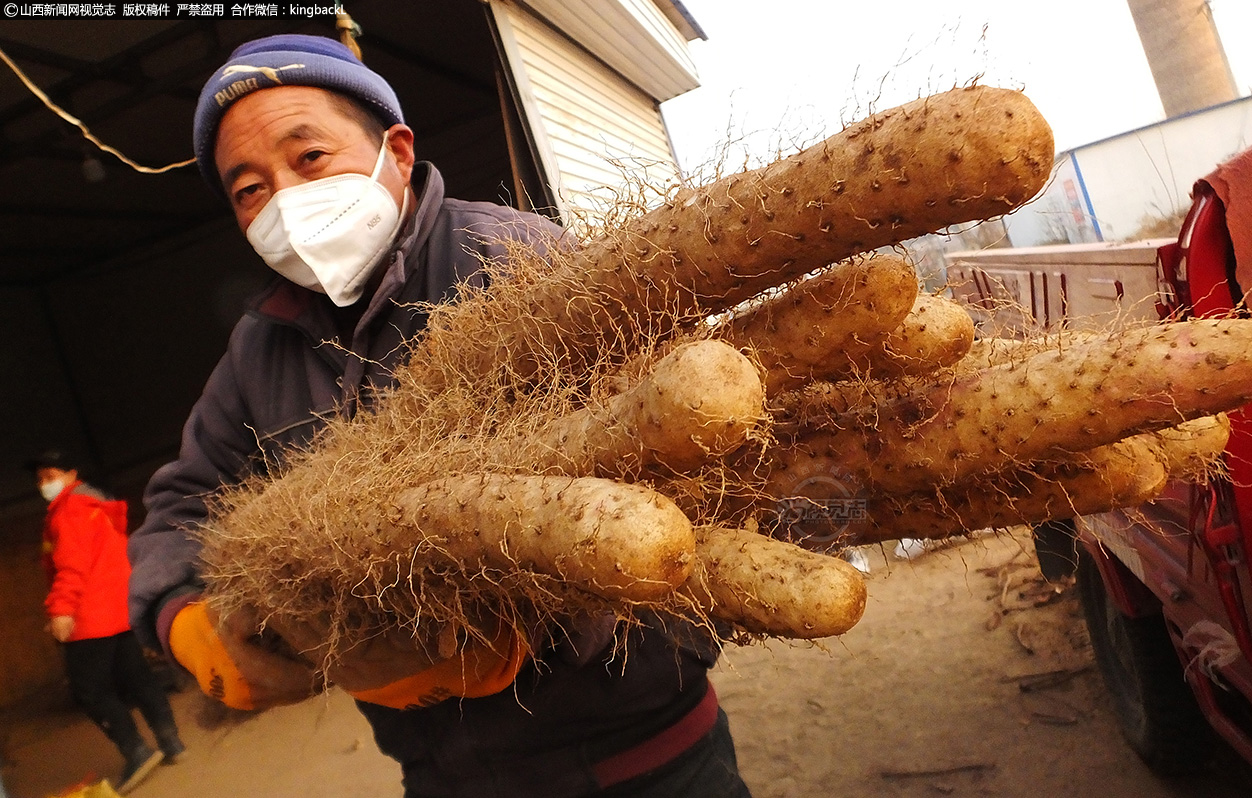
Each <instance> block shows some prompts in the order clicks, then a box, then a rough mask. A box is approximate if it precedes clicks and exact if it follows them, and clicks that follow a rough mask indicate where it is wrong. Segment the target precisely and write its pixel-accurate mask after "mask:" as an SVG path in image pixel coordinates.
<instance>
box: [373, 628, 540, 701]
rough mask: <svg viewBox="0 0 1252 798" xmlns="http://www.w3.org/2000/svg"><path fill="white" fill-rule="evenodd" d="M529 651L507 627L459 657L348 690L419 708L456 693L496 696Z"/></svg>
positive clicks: (511, 677) (468, 648) (510, 682)
mask: <svg viewBox="0 0 1252 798" xmlns="http://www.w3.org/2000/svg"><path fill="white" fill-rule="evenodd" d="M527 656H528V651H527V648H526V645H525V643H524V642H523V641H522V637H521V635H519V634H517V632H516V631H514V630H513V629H512V628H510V627H508V626H505V627H504V628H502V629H501V631H500V634H498V635H497V636H496V639H495V640H493V641H492V643H491V645H490V646H487V645H484V644H482V643H471V644H467V645H466V646H465V647H464V648H463V649H462V650H461V653H460V654H458V655H457V656H455V657H450V658H448V659H444V660H439V661H438V662H436V663H435V664H434V665H432V666H431V667H429V668H427V669H426V670H424V671H420V672H418V673H415V674H413V675H412V676H406V677H405V678H403V679H399V680H397V681H394V682H392V683H391V684H385V685H383V686H382V687H374V688H370V689H368V690H357V691H355V692H354V691H351V690H349V691H348V695H350V696H352V697H353V698H355V699H357V700H358V701H364V702H365V703H367V704H379V705H380V706H384V707H391V708H392V709H415V708H418V707H429V706H434V705H435V704H438V703H439V702H440V701H443V700H445V699H448V698H452V697H454V696H456V697H460V698H481V697H483V696H488V695H495V694H496V693H498V692H500V691H501V690H504V689H505V688H507V687H508V686H509V685H510V684H512V683H513V680H514V679H516V678H517V673H518V671H520V670H521V669H522V666H523V665H524V664H526V658H527Z"/></svg>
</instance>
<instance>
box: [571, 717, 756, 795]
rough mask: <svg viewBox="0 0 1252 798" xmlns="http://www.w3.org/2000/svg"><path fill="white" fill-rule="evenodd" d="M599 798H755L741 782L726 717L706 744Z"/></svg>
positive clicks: (701, 743) (710, 734) (707, 739)
mask: <svg viewBox="0 0 1252 798" xmlns="http://www.w3.org/2000/svg"><path fill="white" fill-rule="evenodd" d="M596 795H597V796H598V797H599V798H627V796H629V798H751V795H750V794H749V793H748V788H747V785H745V784H744V783H743V780H742V779H741V778H739V763H738V760H737V759H736V757H735V743H734V740H732V739H731V737H730V722H729V721H728V720H727V718H726V713H725V712H723V711H722V710H721V709H719V710H718V711H717V723H716V725H714V726H713V729H712V730H711V731H710V732H709V733H708V734H707V735H705V736H704V738H703V739H702V740H700V741H699V742H697V743H696V744H695V745H693V746H691V748H689V749H688V750H686V751H684V752H683V753H681V754H679V755H678V757H677V758H676V759H675V760H674V761H672V762H670V763H668V764H666V765H662V766H661V767H659V768H657V769H656V770H655V771H654V772H652V773H646V774H644V775H642V776H639V777H638V778H634V779H631V780H630V781H626V782H622V783H621V784H617V785H614V786H612V787H609V788H608V789H607V790H602V791H600V792H599V793H597V794H596Z"/></svg>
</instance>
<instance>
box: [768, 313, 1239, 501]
mask: <svg viewBox="0 0 1252 798" xmlns="http://www.w3.org/2000/svg"><path fill="white" fill-rule="evenodd" d="M1250 348H1252V320H1244V319H1223V320H1217V321H1213V320H1199V321H1187V322H1177V323H1174V324H1169V325H1162V326H1155V327H1149V328H1144V329H1132V330H1124V331H1118V332H1113V333H1109V334H1106V335H1102V336H1098V337H1092V338H1091V339H1089V340H1087V341H1085V342H1083V343H1081V344H1076V345H1074V346H1071V347H1068V348H1066V349H1064V350H1047V351H1042V352H1039V353H1037V354H1035V355H1033V356H1031V357H1029V358H1026V359H1023V360H1020V361H1015V362H1012V363H1008V364H1005V365H1003V366H998V367H994V368H990V369H986V370H983V371H979V372H974V373H971V374H966V375H963V376H957V377H956V378H955V381H954V382H952V383H951V384H941V385H937V386H934V387H931V388H929V389H925V390H921V391H917V392H914V393H911V394H909V395H906V396H904V397H902V398H899V399H896V400H893V401H890V402H888V403H886V404H885V405H883V406H879V407H876V408H874V409H873V412H872V413H871V414H870V415H869V416H867V417H865V418H855V417H850V416H851V414H850V415H849V417H844V418H843V419H842V422H840V421H839V420H836V424H837V425H838V426H840V427H842V428H840V429H825V430H821V431H817V432H813V433H810V434H808V435H805V436H804V437H802V438H801V439H800V440H798V441H797V442H795V445H796V447H797V448H798V449H800V450H801V451H803V452H807V453H808V454H809V455H810V456H813V457H837V458H838V459H839V460H840V462H841V463H842V467H843V470H844V473H845V474H846V475H847V476H848V477H849V478H850V479H851V480H853V481H854V482H855V483H857V484H859V485H863V486H865V487H866V488H867V489H869V490H871V491H873V492H883V493H894V494H899V493H910V492H913V491H916V490H927V489H930V488H933V487H936V486H943V485H950V484H952V483H954V482H958V481H961V480H966V479H969V478H970V477H972V476H974V475H976V474H979V473H987V472H994V471H999V470H1003V469H1005V468H1008V467H1011V466H1012V465H1013V464H1014V463H1023V462H1029V461H1031V460H1036V459H1041V458H1047V457H1049V456H1055V455H1057V454H1059V453H1064V452H1074V451H1083V450H1087V449H1092V448H1094V447H1096V446H1101V445H1104V444H1107V443H1112V442H1114V441H1117V440H1119V439H1121V438H1123V437H1127V436H1129V435H1133V434H1136V433H1139V432H1147V431H1152V430H1158V429H1164V428H1166V427H1170V426H1174V425H1177V424H1179V423H1180V422H1182V421H1186V420H1188V419H1191V418H1196V417H1199V416H1205V415H1211V414H1213V413H1218V412H1223V411H1227V410H1232V409H1234V408H1236V407H1239V406H1240V405H1243V404H1245V403H1247V402H1248V401H1249V399H1252V358H1249V357H1248V356H1247V352H1248V351H1249V349H1250ZM785 445H788V446H789V445H790V444H785Z"/></svg>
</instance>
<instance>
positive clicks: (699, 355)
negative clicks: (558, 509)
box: [493, 340, 766, 477]
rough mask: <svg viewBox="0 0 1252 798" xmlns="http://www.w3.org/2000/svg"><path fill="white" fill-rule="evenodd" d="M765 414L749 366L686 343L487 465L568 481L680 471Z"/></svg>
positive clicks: (745, 433)
mask: <svg viewBox="0 0 1252 798" xmlns="http://www.w3.org/2000/svg"><path fill="white" fill-rule="evenodd" d="M765 415H766V414H765V392H764V387H763V386H762V384H761V378H760V376H759V374H758V372H757V369H756V367H755V366H753V364H752V362H751V361H750V360H748V358H746V357H745V356H744V355H742V354H740V353H739V352H738V351H736V350H735V349H734V348H732V347H730V346H728V345H727V344H725V343H722V342H721V341H712V340H708V341H694V342H690V343H685V344H681V345H679V346H677V347H675V348H674V350H673V351H671V352H670V353H669V354H667V355H666V356H665V357H664V358H662V359H661V360H660V361H658V362H657V363H656V365H655V366H654V367H653V370H652V373H651V374H649V375H648V376H647V377H646V378H645V379H644V380H642V381H641V382H640V383H639V384H638V385H636V386H635V387H633V388H631V389H630V390H628V391H626V392H624V393H620V394H617V395H616V396H614V397H612V398H611V399H609V400H608V401H607V402H606V403H605V404H604V405H603V406H594V407H587V408H584V409H583V410H580V411H577V412H575V413H573V414H572V415H569V416H565V417H563V418H559V419H557V420H556V421H554V422H553V423H552V424H550V425H549V426H548V427H546V428H545V429H543V430H542V431H540V432H539V433H538V434H537V435H534V436H533V437H532V438H530V439H529V440H526V441H503V442H501V443H500V444H499V445H498V447H497V448H498V449H500V450H501V451H499V452H498V453H497V454H495V455H494V458H493V459H497V460H499V461H501V462H516V463H518V464H521V465H524V466H526V467H528V468H532V469H534V470H536V471H539V472H555V473H561V474H568V475H570V476H583V475H596V476H603V477H620V476H626V475H638V474H639V473H640V472H641V471H642V470H643V469H646V468H652V467H657V466H659V467H661V468H663V469H665V470H669V471H685V470H688V469H692V468H696V467H697V466H700V465H702V464H704V463H706V462H708V461H709V460H711V459H713V458H716V457H720V456H722V455H725V454H728V453H730V452H732V451H734V450H735V449H737V448H738V447H739V446H741V445H743V443H744V442H746V441H747V440H748V437H749V436H750V435H751V433H752V431H753V430H754V429H755V428H756V426H757V425H758V424H760V423H761V422H762V421H763V420H764V418H765Z"/></svg>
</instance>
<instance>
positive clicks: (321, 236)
mask: <svg viewBox="0 0 1252 798" xmlns="http://www.w3.org/2000/svg"><path fill="white" fill-rule="evenodd" d="M386 154H387V142H386V141H384V142H383V146H382V148H381V149H380V150H379V151H378V160H377V161H376V162H375V163H374V171H373V173H372V174H370V175H369V176H368V177H367V176H366V175H362V174H356V173H351V174H344V175H333V176H331V177H323V178H321V179H318V180H312V181H310V182H308V183H302V184H300V185H298V186H292V187H291V188H285V189H283V190H281V191H278V192H275V194H274V196H272V197H270V200H269V202H267V203H266V204H265V207H264V208H262V209H261V212H260V213H259V214H258V215H257V217H256V219H254V220H253V221H252V224H250V225H248V231H247V237H248V243H250V244H251V245H252V248H253V249H255V250H256V251H257V254H258V255H260V256H261V258H262V259H263V260H264V261H265V262H266V263H267V264H268V265H269V267H270V268H271V269H273V270H274V271H276V272H278V273H279V274H281V275H282V276H283V277H286V278H287V279H288V280H291V281H292V282H293V283H295V284H297V285H301V286H304V287H305V288H308V289H310V290H313V291H320V292H321V293H323V294H326V296H328V297H330V301H332V302H334V303H335V304H336V305H338V306H339V307H346V306H347V305H351V304H352V303H354V302H356V301H357V300H358V299H360V298H361V293H362V292H363V291H364V290H365V284H366V282H368V281H369V277H370V274H371V273H372V272H373V271H374V267H375V266H377V265H378V263H379V261H381V260H382V258H383V256H384V255H386V254H387V251H388V249H390V247H391V243H392V241H393V240H394V239H395V237H396V233H397V232H398V231H399V230H400V223H401V221H402V219H403V218H404V211H405V210H406V209H407V207H408V204H409V195H408V192H407V191H406V192H405V195H404V207H403V208H400V207H397V206H396V201H395V200H394V199H393V198H392V196H391V194H390V192H388V191H387V189H385V188H384V187H383V186H381V185H379V183H378V175H379V173H380V172H381V171H382V166H383V159H384V157H385V156H386Z"/></svg>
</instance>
